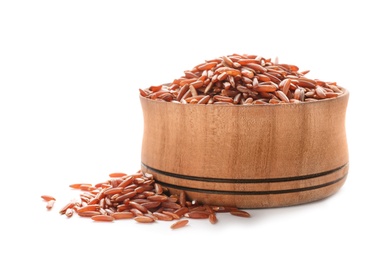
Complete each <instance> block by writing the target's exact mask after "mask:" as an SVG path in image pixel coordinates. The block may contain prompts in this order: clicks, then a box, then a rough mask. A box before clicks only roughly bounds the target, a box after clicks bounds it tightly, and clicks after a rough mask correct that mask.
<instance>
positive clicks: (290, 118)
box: [140, 89, 349, 208]
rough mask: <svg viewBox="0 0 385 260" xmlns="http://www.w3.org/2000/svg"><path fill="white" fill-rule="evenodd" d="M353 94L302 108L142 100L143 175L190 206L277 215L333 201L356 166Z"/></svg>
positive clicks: (346, 94)
mask: <svg viewBox="0 0 385 260" xmlns="http://www.w3.org/2000/svg"><path fill="white" fill-rule="evenodd" d="M348 99H349V93H348V91H347V90H346V89H344V93H343V94H342V95H340V96H339V97H337V98H333V99H325V100H320V101H314V102H306V103H300V104H276V105H273V104H268V105H250V106H246V105H235V106H230V105H197V104H196V105H192V104H177V103H171V102H162V101H156V100H151V99H148V98H144V97H140V101H141V106H142V111H143V119H144V120H143V122H144V132H143V141H142V151H141V160H142V170H143V171H145V172H149V173H152V174H153V175H154V178H155V179H156V180H157V181H158V182H159V183H160V184H162V185H163V186H165V187H168V188H169V189H170V190H171V191H172V192H176V193H178V192H180V191H181V190H184V191H185V192H186V194H187V196H188V197H189V199H191V200H196V201H199V202H202V203H207V204H213V205H222V206H236V207H239V208H270V207H281V206H290V205H297V204H303V203H308V202H311V201H316V200H320V199H323V198H326V197H328V196H330V195H332V194H334V193H335V192H337V191H338V190H339V188H340V187H341V186H342V185H343V184H344V182H345V180H346V177H347V173H348V167H349V155H348V146H347V140H346V133H345V113H346V108H347V104H348Z"/></svg>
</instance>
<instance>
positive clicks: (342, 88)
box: [139, 84, 350, 108]
mask: <svg viewBox="0 0 385 260" xmlns="http://www.w3.org/2000/svg"><path fill="white" fill-rule="evenodd" d="M163 85H167V84H163ZM340 89H341V90H342V94H340V95H338V96H337V97H332V98H324V99H318V100H316V101H308V102H299V103H277V104H270V103H266V104H250V105H237V104H233V103H228V104H218V105H213V106H214V107H242V108H247V107H251V108H252V107H254V108H255V107H277V106H279V107H280V106H305V105H314V104H319V103H325V102H333V101H336V100H339V99H342V98H345V97H346V98H348V97H349V95H350V92H349V90H348V89H346V88H344V87H340ZM139 98H140V99H143V100H148V101H149V102H158V103H160V104H173V105H182V106H186V105H187V106H202V107H203V106H208V105H209V106H210V107H211V105H212V104H182V103H180V102H172V101H164V100H158V99H150V98H147V97H144V96H142V95H140V94H139Z"/></svg>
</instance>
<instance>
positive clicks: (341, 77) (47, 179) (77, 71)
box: [0, 0, 385, 259]
mask: <svg viewBox="0 0 385 260" xmlns="http://www.w3.org/2000/svg"><path fill="white" fill-rule="evenodd" d="M380 3H381V1H371V0H367V1H295V0H294V1H243V0H237V1H234V0H233V1H198V0H196V1H174V2H172V1H164V0H163V1H96V0H93V1H81V0H77V1H71V0H67V1H16V0H15V1H0V173H1V188H0V195H1V201H2V202H1V213H0V218H1V221H0V238H1V241H2V242H0V258H1V259H22V258H21V257H28V259H71V258H72V259H106V258H110V259H117V258H123V259H128V258H132V257H135V258H136V259H143V258H142V257H145V259H150V258H154V259H197V258H198V259H208V258H214V259H220V258H225V257H226V258H229V259H230V258H232V259H252V258H255V259H349V258H351V257H355V259H385V252H384V248H383V246H384V240H385V239H384V232H385V225H384V217H385V215H384V213H383V209H384V198H385V196H384V192H383V186H384V181H385V178H384V175H385V172H384V167H383V160H384V152H383V148H384V147H385V142H384V130H385V129H384V127H383V124H382V123H383V121H384V109H383V107H384V105H383V102H384V95H383V92H384V84H383V76H384V60H385V59H384V58H385V55H384V49H383V48H384V47H383V46H384V45H385V42H384V40H383V26H382V25H383V24H384V22H385V19H384V18H383V17H384V16H383V12H382V7H381V6H380ZM232 53H240V54H242V53H248V54H258V55H262V56H264V57H266V58H269V57H270V58H273V59H274V58H275V57H278V58H279V60H280V62H283V63H292V64H295V65H297V66H299V67H300V69H301V70H306V69H310V70H311V72H310V74H308V76H309V77H312V78H319V79H322V80H326V81H337V83H338V84H339V85H341V86H343V87H345V88H347V89H348V90H349V91H350V99H349V105H348V110H347V117H346V129H347V135H348V144H349V155H350V171H349V175H348V178H347V181H346V183H345V185H344V186H343V187H342V188H341V189H340V191H339V192H338V193H337V194H335V195H334V196H332V197H330V198H328V199H326V200H323V201H319V202H315V203H310V204H307V205H302V206H294V207H287V208H277V209H258V210H248V212H249V213H250V214H251V215H252V217H251V218H250V219H243V218H236V217H234V216H230V215H226V214H224V215H219V216H218V218H219V222H218V223H217V224H216V225H212V224H210V223H209V222H208V221H199V220H196V221H191V222H190V224H189V226H188V227H186V228H184V229H180V230H174V231H173V230H171V229H170V228H169V225H170V223H168V222H158V223H154V224H151V225H143V224H139V223H136V222H135V221H133V220H131V221H130V220H127V221H122V222H118V221H116V222H114V223H94V222H92V221H91V220H89V219H82V218H79V217H77V216H76V217H73V218H70V219H67V218H66V217H64V216H61V215H60V214H59V213H58V210H59V209H60V208H61V207H62V206H64V205H65V204H66V203H67V202H69V200H70V199H72V198H73V197H77V196H78V193H77V192H75V191H72V190H70V189H69V187H68V185H69V184H71V183H75V182H91V183H97V182H100V181H104V180H106V179H107V178H108V174H109V173H111V172H116V171H120V172H126V173H134V172H136V171H137V170H139V168H140V150H141V138H142V127H143V126H142V114H141V113H142V112H141V107H140V104H139V100H138V89H139V88H145V87H148V86H150V85H157V84H161V83H166V82H169V81H171V80H173V79H174V78H177V77H179V76H181V75H182V74H183V71H184V70H185V69H190V68H192V67H193V66H194V65H196V64H199V63H201V62H203V61H204V60H205V59H209V58H215V57H218V56H221V55H228V54H232ZM42 194H50V195H53V196H55V197H56V198H57V202H56V205H55V207H54V208H53V209H52V210H51V211H50V212H47V210H46V208H45V203H44V202H42V200H41V198H40V196H41V195H42Z"/></svg>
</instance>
